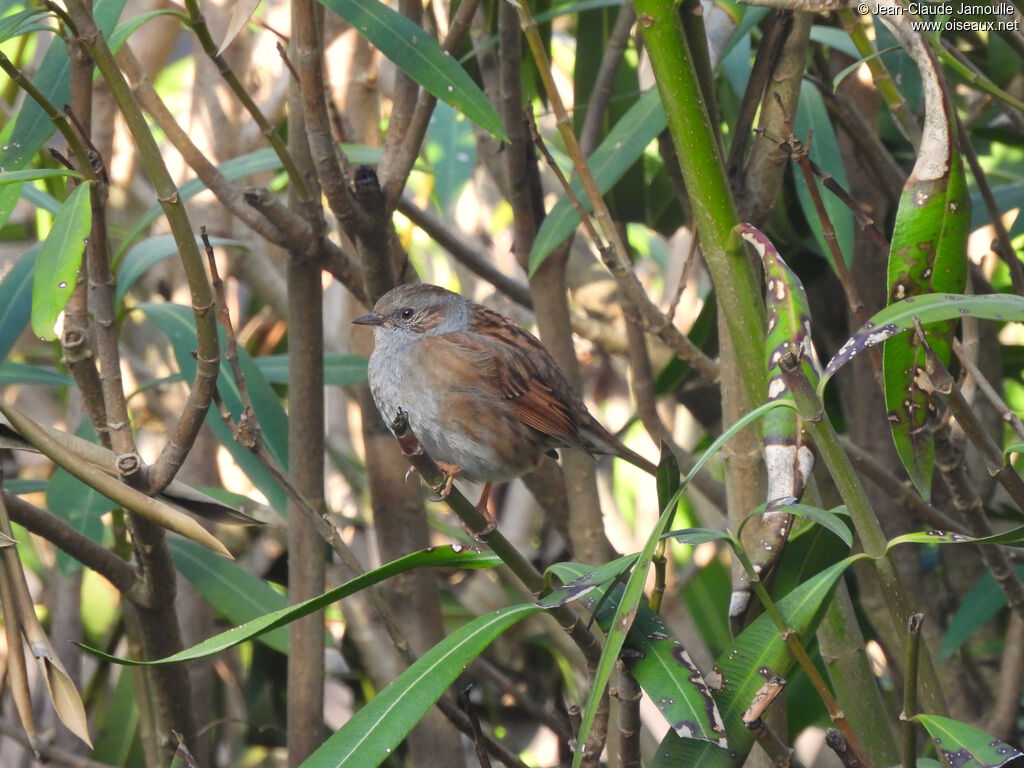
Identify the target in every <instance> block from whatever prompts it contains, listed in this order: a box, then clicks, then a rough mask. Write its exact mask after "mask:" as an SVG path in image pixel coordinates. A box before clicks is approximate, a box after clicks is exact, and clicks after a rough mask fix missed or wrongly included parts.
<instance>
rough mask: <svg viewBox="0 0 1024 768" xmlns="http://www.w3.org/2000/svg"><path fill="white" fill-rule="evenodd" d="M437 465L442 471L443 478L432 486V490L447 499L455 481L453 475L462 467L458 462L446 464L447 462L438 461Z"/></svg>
mask: <svg viewBox="0 0 1024 768" xmlns="http://www.w3.org/2000/svg"><path fill="white" fill-rule="evenodd" d="M437 466H438V467H440V468H441V471H442V472H444V480H443V481H442V482H440V483H438V484H437V485H435V486H434V487H433V489H434V491H435V492H436V493H437V494H438V495H439V496H440V497H441V498H442V499H447V498H448V496H450V495H451V492H452V483H454V482H455V476H456V475H457V474H459V472H461V471H462V467H460V466H459V465H458V464H448V463H447V462H443V461H439V462H437Z"/></svg>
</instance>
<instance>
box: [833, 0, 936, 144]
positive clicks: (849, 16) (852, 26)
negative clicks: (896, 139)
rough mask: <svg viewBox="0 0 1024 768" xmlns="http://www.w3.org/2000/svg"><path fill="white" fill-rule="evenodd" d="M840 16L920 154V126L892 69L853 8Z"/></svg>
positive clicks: (892, 109)
mask: <svg viewBox="0 0 1024 768" xmlns="http://www.w3.org/2000/svg"><path fill="white" fill-rule="evenodd" d="M838 14H839V23H840V24H842V25H843V29H844V30H846V34H848V35H849V36H850V40H851V41H852V42H853V45H854V47H855V48H856V49H857V52H858V53H859V54H860V55H861V56H863V57H864V61H865V63H866V64H867V65H868V70H869V71H870V72H871V79H872V80H873V81H874V83H875V88H877V89H878V94H879V95H880V96H881V97H882V101H884V102H885V105H886V106H887V107H888V108H889V112H891V113H892V116H893V119H894V120H895V121H896V124H897V125H898V126H899V127H900V130H902V131H903V135H904V136H906V137H907V140H908V141H909V142H910V143H911V145H913V147H914V151H915V152H916V151H917V149H918V147H919V146H920V145H921V128H920V126H918V124H917V119H916V118H915V117H914V113H913V112H911V111H910V106H909V105H908V104H907V102H906V101H905V100H904V98H903V94H901V93H900V91H899V89H898V88H897V87H896V84H895V83H893V81H892V75H890V74H889V70H888V69H887V68H886V66H885V64H884V63H883V61H882V59H881V57H880V56H879V55H878V51H877V50H876V49H875V44H874V43H873V42H872V41H871V40H870V39H869V38H868V35H867V32H866V31H865V29H864V25H863V24H862V23H861V22H860V21H859V20H858V19H857V16H856V15H855V14H854V12H853V11H852V10H850V9H849V8H842V9H840V10H839V11H838Z"/></svg>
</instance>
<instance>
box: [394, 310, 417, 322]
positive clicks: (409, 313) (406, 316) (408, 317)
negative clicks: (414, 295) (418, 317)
mask: <svg viewBox="0 0 1024 768" xmlns="http://www.w3.org/2000/svg"><path fill="white" fill-rule="evenodd" d="M414 314H416V313H415V312H414V311H413V309H412V307H406V308H405V309H403V310H402V311H401V312H399V313H398V316H399V317H400V318H402V319H403V320H411V319H412V316H413V315H414Z"/></svg>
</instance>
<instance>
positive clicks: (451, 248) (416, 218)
mask: <svg viewBox="0 0 1024 768" xmlns="http://www.w3.org/2000/svg"><path fill="white" fill-rule="evenodd" d="M398 211H399V212H400V213H401V214H402V215H403V216H405V217H406V218H407V219H409V221H411V222H412V223H413V224H415V225H416V226H417V227H419V228H420V229H422V230H423V231H424V232H426V233H427V234H428V235H430V237H431V239H433V240H434V242H436V243H438V244H439V245H440V246H441V247H443V248H444V249H445V250H446V251H448V253H450V254H451V255H452V256H454V257H455V259H456V260H457V261H458V262H459V263H460V264H462V265H463V266H465V267H466V268H467V269H469V271H471V272H472V273H473V274H475V275H477V276H478V277H481V278H483V279H484V280H486V281H487V282H488V283H490V284H491V285H493V286H494V287H495V288H496V289H498V290H499V291H501V292H502V293H504V294H505V295H506V296H508V297H509V298H510V299H512V301H514V302H516V303H517V304H520V305H522V306H524V307H527V308H528V309H532V308H533V298H532V297H531V296H530V289H529V288H528V287H526V286H525V285H523V284H522V283H520V282H518V281H517V280H514V279H513V278H511V277H509V276H508V275H506V274H505V273H504V272H502V271H501V270H499V269H497V268H496V267H495V266H494V265H493V264H492V263H491V259H490V257H488V256H487V255H486V254H484V253H482V252H481V250H480V249H479V248H478V247H477V246H476V245H475V244H474V243H472V242H470V241H469V238H467V237H466V236H465V235H463V234H462V233H461V232H458V231H457V230H455V229H454V228H452V227H449V226H448V225H447V224H446V223H445V222H443V221H442V220H441V218H440V217H439V216H438V215H437V214H436V213H434V212H433V211H431V210H430V209H429V208H420V207H419V206H418V205H416V203H415V202H413V201H412V199H410V198H409V197H408V196H407V195H402V196H401V197H399V198H398Z"/></svg>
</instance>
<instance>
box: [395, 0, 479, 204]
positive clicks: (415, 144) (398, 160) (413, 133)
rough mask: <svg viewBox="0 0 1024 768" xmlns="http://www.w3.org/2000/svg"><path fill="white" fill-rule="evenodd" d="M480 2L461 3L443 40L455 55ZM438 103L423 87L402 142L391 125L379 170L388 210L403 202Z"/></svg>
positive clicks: (446, 47) (446, 49)
mask: <svg viewBox="0 0 1024 768" xmlns="http://www.w3.org/2000/svg"><path fill="white" fill-rule="evenodd" d="M479 4H480V0H463V2H461V3H459V6H458V8H457V9H456V11H455V15H454V16H453V17H452V23H451V25H450V26H449V28H448V34H447V35H445V39H444V42H443V43H442V44H441V47H442V48H443V49H444V50H445V51H447V52H448V53H449V54H452V55H454V54H455V52H456V51H457V50H458V47H459V45H460V44H461V43H462V40H463V38H464V37H465V36H466V32H468V31H469V25H470V22H471V21H472V19H473V15H474V14H475V13H476V9H477V7H478V6H479ZM436 105H437V97H436V96H434V95H433V94H432V93H430V92H429V91H428V90H427V89H426V88H420V89H419V94H418V96H417V97H416V106H415V107H414V109H413V113H412V116H411V117H410V119H409V125H408V127H407V128H406V130H405V131H404V133H403V134H402V136H401V139H402V140H401V143H397V142H395V143H392V142H391V141H390V139H391V135H390V134H391V130H390V126H389V130H388V139H389V141H388V144H387V147H386V150H385V152H384V157H383V158H382V159H381V164H380V168H379V169H378V171H377V172H378V174H379V176H380V185H381V189H383V190H384V199H385V201H386V203H385V204H386V207H387V209H388V210H392V209H394V208H395V206H396V205H398V204H399V200H400V199H401V196H402V190H403V189H404V188H405V183H406V181H407V180H408V178H409V173H410V172H411V171H412V167H413V165H414V164H415V163H416V158H417V157H419V154H420V150H421V148H422V145H423V138H424V137H425V136H426V135H427V128H428V127H429V126H430V118H431V116H432V115H433V114H434V107H435V106H436Z"/></svg>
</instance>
